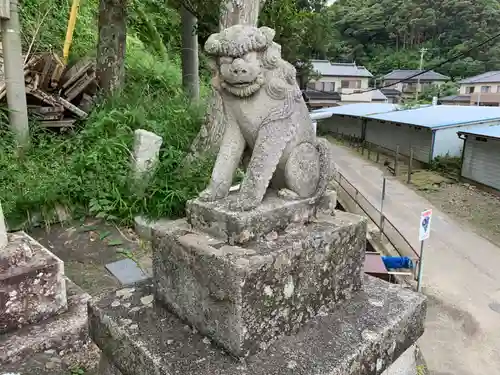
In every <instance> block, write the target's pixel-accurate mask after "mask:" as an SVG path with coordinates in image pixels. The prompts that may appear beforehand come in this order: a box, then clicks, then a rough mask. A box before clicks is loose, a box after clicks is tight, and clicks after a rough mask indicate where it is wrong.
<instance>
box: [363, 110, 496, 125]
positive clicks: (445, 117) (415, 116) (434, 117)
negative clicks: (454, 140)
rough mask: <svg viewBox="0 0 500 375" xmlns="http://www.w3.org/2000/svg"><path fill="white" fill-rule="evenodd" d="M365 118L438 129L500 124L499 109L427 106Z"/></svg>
mask: <svg viewBox="0 0 500 375" xmlns="http://www.w3.org/2000/svg"><path fill="white" fill-rule="evenodd" d="M366 117H368V118H371V119H376V120H382V121H391V122H397V123H402V124H408V125H415V126H422V127H425V128H430V129H438V128H443V127H447V126H456V125H462V124H467V123H478V122H483V121H492V120H493V121H495V120H498V123H499V124H500V107H479V106H459V105H436V106H432V105H429V106H425V107H424V106H422V107H420V108H415V109H402V110H399V111H393V112H386V113H379V114H374V115H370V116H366Z"/></svg>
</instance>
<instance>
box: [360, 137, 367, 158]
mask: <svg viewBox="0 0 500 375" xmlns="http://www.w3.org/2000/svg"><path fill="white" fill-rule="evenodd" d="M360 143H361V155H362V156H365V147H366V145H365V142H363V141H362V140H360Z"/></svg>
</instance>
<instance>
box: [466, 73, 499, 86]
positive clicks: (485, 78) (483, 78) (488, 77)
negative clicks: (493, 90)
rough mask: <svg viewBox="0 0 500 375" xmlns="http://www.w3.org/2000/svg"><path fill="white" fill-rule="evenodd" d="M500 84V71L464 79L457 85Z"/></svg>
mask: <svg viewBox="0 0 500 375" xmlns="http://www.w3.org/2000/svg"><path fill="white" fill-rule="evenodd" d="M493 82H500V70H493V71H491V72H486V73H482V74H479V75H477V76H474V77H469V78H465V79H463V80H461V81H459V82H458V83H493Z"/></svg>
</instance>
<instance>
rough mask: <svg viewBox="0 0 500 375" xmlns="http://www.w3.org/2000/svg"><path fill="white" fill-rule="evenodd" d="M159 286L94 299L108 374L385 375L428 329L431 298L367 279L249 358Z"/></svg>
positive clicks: (96, 331) (92, 313)
mask: <svg viewBox="0 0 500 375" xmlns="http://www.w3.org/2000/svg"><path fill="white" fill-rule="evenodd" d="M152 293H153V286H152V283H150V284H144V285H142V286H139V285H138V286H136V288H135V289H127V290H122V291H118V292H115V293H110V294H108V295H106V296H104V297H102V298H101V299H98V300H93V301H92V302H91V303H90V304H89V326H90V334H91V337H92V338H93V340H94V341H95V342H96V344H97V345H98V346H99V347H100V348H101V350H102V351H103V354H104V355H105V356H106V357H107V361H109V363H107V364H106V362H104V364H103V367H102V371H103V372H101V373H100V375H137V374H157V375H167V374H168V375H170V374H183V375H214V374H217V375H238V374H242V375H243V374H252V375H276V374H280V375H288V374H300V375H313V374H338V375H350V374H353V375H354V374H355V375H378V374H382V373H383V372H384V370H385V369H386V368H387V367H389V366H390V365H391V364H392V363H393V362H394V361H395V360H396V359H397V358H398V357H399V356H400V355H401V354H402V353H404V352H405V351H406V350H407V349H408V348H410V347H411V346H412V345H413V344H414V343H415V342H416V340H417V339H418V338H419V337H420V336H421V334H422V333H423V331H424V320H425V311H426V303H425V297H423V296H422V295H420V294H417V293H414V292H412V291H410V290H407V289H403V288H401V287H399V286H397V285H393V284H388V283H385V282H383V281H381V280H378V279H374V278H370V277H367V278H366V280H365V288H364V291H360V292H358V293H356V294H355V295H354V297H353V298H352V299H351V300H350V301H346V302H345V303H343V304H342V305H341V306H338V307H337V309H336V311H334V312H333V313H331V314H330V315H324V316H318V317H316V318H315V319H314V320H312V321H310V322H309V323H308V324H306V325H305V326H303V327H302V328H301V329H300V330H299V332H298V333H297V334H296V335H293V336H287V337H282V338H281V339H279V340H278V341H277V342H275V343H274V344H273V345H272V346H270V347H269V348H268V349H267V350H265V351H262V352H260V353H258V354H256V355H253V356H250V357H248V358H247V359H246V360H245V361H241V360H239V359H235V358H234V357H232V356H229V355H227V354H226V353H225V352H224V351H223V350H221V349H219V348H218V347H217V346H215V345H213V344H212V343H211V342H210V340H209V339H207V338H206V337H204V336H202V335H200V334H199V333H196V331H194V330H193V329H191V328H190V327H189V326H186V324H185V323H183V322H182V321H181V320H179V319H178V318H177V317H176V316H175V315H173V314H172V313H170V312H168V311H167V310H166V309H164V308H163V307H161V306H158V305H156V304H155V303H153V302H152V300H153V298H152Z"/></svg>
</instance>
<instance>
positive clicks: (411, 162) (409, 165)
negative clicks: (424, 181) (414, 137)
mask: <svg viewBox="0 0 500 375" xmlns="http://www.w3.org/2000/svg"><path fill="white" fill-rule="evenodd" d="M412 170H413V149H410V164H408V179H407V180H406V183H407V184H409V183H411V172H412Z"/></svg>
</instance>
